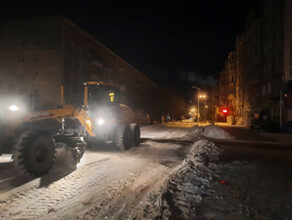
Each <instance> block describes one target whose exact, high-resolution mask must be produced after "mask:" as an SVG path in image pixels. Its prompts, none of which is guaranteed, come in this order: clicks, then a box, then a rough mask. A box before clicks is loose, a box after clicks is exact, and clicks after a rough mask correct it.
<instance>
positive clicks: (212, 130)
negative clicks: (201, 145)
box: [190, 125, 233, 139]
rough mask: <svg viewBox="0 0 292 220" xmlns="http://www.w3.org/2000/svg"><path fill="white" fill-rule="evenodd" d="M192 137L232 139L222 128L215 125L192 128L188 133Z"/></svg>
mask: <svg viewBox="0 0 292 220" xmlns="http://www.w3.org/2000/svg"><path fill="white" fill-rule="evenodd" d="M190 134H191V135H193V136H198V135H201V136H203V137H207V138H222V139H232V138H233V136H231V135H230V134H229V133H228V132H226V131H224V130H223V129H222V128H220V127H217V126H215V125H209V126H206V127H193V128H192V129H191V131H190Z"/></svg>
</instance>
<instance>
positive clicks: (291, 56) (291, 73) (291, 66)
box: [289, 42, 292, 77]
mask: <svg viewBox="0 0 292 220" xmlns="http://www.w3.org/2000/svg"><path fill="white" fill-rule="evenodd" d="M289 55H290V56H289V59H290V68H289V69H290V73H289V75H290V77H292V42H290V54H289Z"/></svg>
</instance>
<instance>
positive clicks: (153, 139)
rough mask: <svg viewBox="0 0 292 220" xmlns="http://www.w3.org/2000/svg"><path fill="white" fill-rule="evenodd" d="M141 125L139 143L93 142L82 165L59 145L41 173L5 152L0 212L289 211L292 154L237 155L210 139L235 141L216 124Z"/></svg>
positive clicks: (230, 214) (104, 215)
mask: <svg viewBox="0 0 292 220" xmlns="http://www.w3.org/2000/svg"><path fill="white" fill-rule="evenodd" d="M141 131H142V133H141V134H142V138H143V143H141V144H140V146H139V147H134V148H132V149H130V150H129V151H125V152H120V151H118V150H117V149H116V148H115V147H113V146H111V145H101V146H91V148H89V149H88V150H87V151H86V152H85V155H84V157H83V158H82V161H81V163H80V164H79V165H78V166H77V169H75V168H74V167H72V166H70V163H68V160H67V159H68V158H67V156H68V155H66V152H64V151H59V152H58V155H57V161H56V164H55V166H54V168H53V169H52V170H51V171H50V172H49V173H48V174H47V175H45V176H43V177H41V178H38V179H24V178H21V177H18V176H17V175H16V174H15V173H14V171H13V169H12V166H11V160H10V155H4V157H0V158H2V159H1V162H0V219H253V218H254V219H291V218H289V217H291V216H292V213H291V210H292V201H291V198H290V195H291V194H292V187H291V183H292V173H291V170H292V163H291V162H289V160H287V161H288V162H287V161H283V160H279V161H277V160H273V162H271V160H270V159H259V160H252V161H251V160H250V157H247V158H246V159H240V161H238V160H236V159H234V155H233V154H228V155H226V152H225V151H224V150H222V149H221V148H218V147H217V146H215V144H214V143H212V142H211V141H210V140H209V139H211V140H217V139H220V140H221V139H228V140H229V142H230V141H233V137H232V136H231V135H230V134H228V133H227V132H226V131H224V130H222V129H221V128H219V127H217V126H214V125H210V126H206V127H192V128H186V127H185V124H183V125H182V126H181V127H180V126H179V123H176V125H175V126H174V127H166V126H163V125H155V126H144V127H142V128H141ZM205 138H208V140H206V139H205ZM221 147H222V146H221ZM223 148H224V147H223ZM232 150H233V151H234V152H237V151H236V142H234V146H232ZM249 153H250V154H251V155H252V151H250V152H249ZM273 156H274V155H270V157H273ZM66 158H67V159H66Z"/></svg>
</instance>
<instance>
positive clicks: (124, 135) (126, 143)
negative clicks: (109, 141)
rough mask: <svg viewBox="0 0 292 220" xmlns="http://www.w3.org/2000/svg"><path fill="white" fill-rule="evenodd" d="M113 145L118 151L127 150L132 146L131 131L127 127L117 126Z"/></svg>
mask: <svg viewBox="0 0 292 220" xmlns="http://www.w3.org/2000/svg"><path fill="white" fill-rule="evenodd" d="M114 143H115V145H116V146H117V147H118V148H119V149H120V150H128V149H130V148H131V147H132V146H133V140H132V131H131V128H130V126H129V125H126V126H119V127H118V128H117V129H116V134H115V142H114Z"/></svg>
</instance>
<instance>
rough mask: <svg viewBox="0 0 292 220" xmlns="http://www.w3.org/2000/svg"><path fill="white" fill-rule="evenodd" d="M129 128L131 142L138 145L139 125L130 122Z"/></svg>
mask: <svg viewBox="0 0 292 220" xmlns="http://www.w3.org/2000/svg"><path fill="white" fill-rule="evenodd" d="M130 126H131V130H132V135H133V144H134V146H139V144H140V141H141V140H140V134H141V132H140V126H139V125H138V124H131V125H130Z"/></svg>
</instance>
